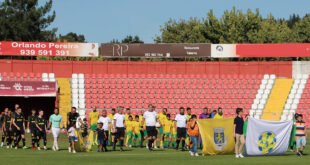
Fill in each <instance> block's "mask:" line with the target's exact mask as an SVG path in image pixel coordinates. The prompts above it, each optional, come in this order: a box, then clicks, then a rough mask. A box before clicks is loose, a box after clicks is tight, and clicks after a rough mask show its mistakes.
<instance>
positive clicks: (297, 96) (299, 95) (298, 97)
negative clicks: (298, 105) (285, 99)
mask: <svg viewBox="0 0 310 165" xmlns="http://www.w3.org/2000/svg"><path fill="white" fill-rule="evenodd" d="M301 95H302V94H301V93H297V94H295V97H294V98H295V99H300V98H301Z"/></svg>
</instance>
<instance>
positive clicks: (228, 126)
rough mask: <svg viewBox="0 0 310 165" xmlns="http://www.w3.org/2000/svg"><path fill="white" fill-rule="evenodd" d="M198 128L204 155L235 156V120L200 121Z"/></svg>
mask: <svg viewBox="0 0 310 165" xmlns="http://www.w3.org/2000/svg"><path fill="white" fill-rule="evenodd" d="M197 121H198V126H199V131H200V134H201V138H202V143H203V149H202V152H203V154H204V155H219V154H233V153H234V148H235V140H234V136H233V129H234V119H233V118H224V119H199V120H197Z"/></svg>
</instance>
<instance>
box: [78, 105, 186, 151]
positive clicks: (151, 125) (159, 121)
mask: <svg viewBox="0 0 310 165" xmlns="http://www.w3.org/2000/svg"><path fill="white" fill-rule="evenodd" d="M190 112H191V109H190V108H188V109H187V114H185V109H184V108H183V107H181V108H180V113H179V114H177V115H176V117H175V119H174V120H172V119H171V116H170V114H168V113H167V109H166V108H164V109H163V111H162V112H161V113H159V114H157V113H156V112H155V107H154V106H152V105H151V104H150V105H149V110H148V111H146V112H144V111H143V110H141V111H140V115H135V116H134V115H133V114H131V111H130V109H126V114H123V113H124V108H123V107H118V108H117V110H115V109H112V111H111V114H109V115H107V113H106V111H103V116H101V117H100V118H99V112H98V111H96V109H94V110H93V111H92V112H91V113H90V114H89V120H90V122H89V123H91V127H90V128H91V129H93V130H94V131H95V128H94V126H95V125H96V124H97V123H98V124H103V129H105V132H106V133H105V134H106V135H108V137H109V139H106V141H107V142H104V144H103V148H104V149H105V150H106V146H107V144H112V146H113V150H115V149H116V144H117V142H119V146H120V151H123V146H124V140H125V135H126V141H125V146H127V147H132V144H133V146H137V142H138V146H139V147H143V141H144V140H145V139H146V138H147V139H148V143H147V145H146V147H147V148H148V149H149V150H150V151H153V147H154V148H157V144H156V143H157V135H158V133H159V134H160V147H161V148H170V146H171V143H172V144H173V145H172V147H173V148H175V149H178V148H179V144H180V142H182V151H184V150H185V139H186V138H187V137H188V136H187V129H186V128H187V125H186V124H187V121H188V120H190V118H191V117H192V116H191V113H190ZM92 121H93V122H92ZM86 124H87V121H86V120H85V121H84V125H86ZM84 128H85V126H84ZM86 135H87V129H84V130H83V132H82V136H83V137H85V136H86Z"/></svg>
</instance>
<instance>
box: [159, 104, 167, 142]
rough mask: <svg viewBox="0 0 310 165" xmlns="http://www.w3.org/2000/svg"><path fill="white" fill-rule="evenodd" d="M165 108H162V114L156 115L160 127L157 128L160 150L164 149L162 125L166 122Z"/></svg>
mask: <svg viewBox="0 0 310 165" xmlns="http://www.w3.org/2000/svg"><path fill="white" fill-rule="evenodd" d="M166 114H167V108H163V112H162V113H159V114H158V118H159V122H160V127H159V134H160V148H164V130H163V124H164V123H165V121H166V120H167V118H166Z"/></svg>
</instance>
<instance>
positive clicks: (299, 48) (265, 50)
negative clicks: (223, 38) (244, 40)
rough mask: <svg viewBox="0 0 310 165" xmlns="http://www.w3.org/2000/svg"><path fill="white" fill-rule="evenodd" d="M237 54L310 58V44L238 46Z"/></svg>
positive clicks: (240, 55)
mask: <svg viewBox="0 0 310 165" xmlns="http://www.w3.org/2000/svg"><path fill="white" fill-rule="evenodd" d="M236 54H237V55H238V56H239V57H310V44H309V43H281V44H237V45H236Z"/></svg>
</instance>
